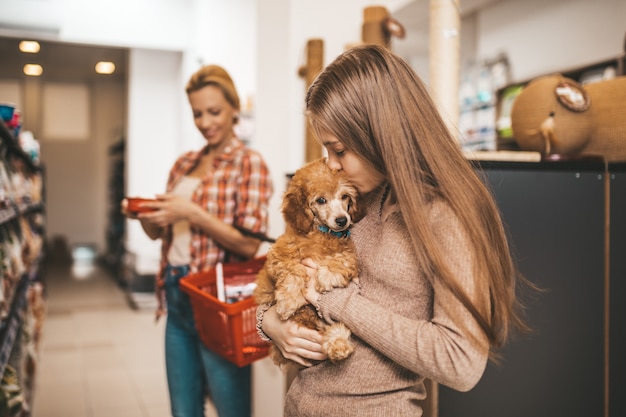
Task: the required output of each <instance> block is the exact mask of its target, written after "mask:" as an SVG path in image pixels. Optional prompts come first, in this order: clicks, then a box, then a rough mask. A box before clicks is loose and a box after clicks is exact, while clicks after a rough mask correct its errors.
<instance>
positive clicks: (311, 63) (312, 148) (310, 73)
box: [298, 39, 324, 162]
mask: <svg viewBox="0 0 626 417" xmlns="http://www.w3.org/2000/svg"><path fill="white" fill-rule="evenodd" d="M323 66H324V41H323V40H322V39H310V40H309V41H308V42H307V45H306V65H304V66H302V67H300V68H299V69H298V75H299V76H300V77H302V78H304V80H305V83H306V89H307V90H308V89H309V87H310V86H311V84H312V83H313V81H314V80H315V77H317V75H318V74H319V73H320V72H321V71H322V67H323ZM322 150H323V149H322V145H320V144H319V142H318V141H317V140H316V139H315V136H314V134H313V131H312V130H311V127H310V126H309V124H308V123H306V132H305V162H312V161H314V160H316V159H318V158H321V157H322V156H323V153H322Z"/></svg>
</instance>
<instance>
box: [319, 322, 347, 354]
mask: <svg viewBox="0 0 626 417" xmlns="http://www.w3.org/2000/svg"><path fill="white" fill-rule="evenodd" d="M324 336H325V340H324V342H323V343H322V349H323V350H324V352H326V354H327V355H328V359H330V360H331V361H333V362H336V361H341V360H343V359H346V358H347V357H348V356H350V355H351V354H352V352H354V344H353V343H352V341H351V340H350V330H348V328H347V327H346V326H345V325H344V324H343V323H335V324H333V325H331V326H329V327H328V328H327V330H326V332H325V334H324Z"/></svg>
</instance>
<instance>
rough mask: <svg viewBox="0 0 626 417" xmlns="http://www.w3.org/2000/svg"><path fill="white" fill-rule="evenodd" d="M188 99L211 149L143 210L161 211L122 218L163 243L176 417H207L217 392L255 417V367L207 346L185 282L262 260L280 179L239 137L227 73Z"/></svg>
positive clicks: (206, 75)
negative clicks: (220, 267) (275, 182)
mask: <svg viewBox="0 0 626 417" xmlns="http://www.w3.org/2000/svg"><path fill="white" fill-rule="evenodd" d="M186 92H187V97H188V99H189V105H190V107H191V111H192V114H193V119H194V122H195V125H196V127H197V128H198V131H199V132H200V133H201V134H202V136H203V137H204V139H205V140H206V144H205V145H204V146H203V147H202V148H201V149H199V150H197V151H192V152H187V153H185V154H183V155H181V156H180V157H179V158H178V159H177V160H176V162H175V163H174V166H173V167H172V168H171V170H170V173H169V178H168V182H167V190H166V193H165V194H162V195H159V196H157V197H158V201H157V202H153V203H144V204H143V205H144V206H146V207H149V208H152V209H156V210H155V211H152V212H148V213H140V214H138V215H134V214H132V213H129V212H128V210H127V204H128V203H127V201H123V202H122V211H123V212H124V213H125V214H126V215H127V216H129V217H132V218H137V219H139V220H140V221H141V225H142V226H143V229H144V230H145V232H146V234H147V235H148V236H149V237H150V238H152V239H161V240H162V243H163V244H162V253H161V269H160V271H159V274H158V276H157V295H158V300H159V309H158V311H157V317H158V316H161V315H164V314H166V313H167V324H166V327H165V362H166V368H167V381H168V387H169V395H170V403H171V409H172V416H174V417H202V416H204V404H205V396H206V393H207V391H208V392H209V393H210V395H211V398H212V400H213V403H214V405H215V408H216V409H217V412H218V415H219V416H220V417H249V416H250V414H251V410H250V402H251V401H250V398H251V394H250V366H249V365H248V366H245V367H242V368H239V367H238V366H236V365H234V364H232V363H230V362H229V361H227V360H226V359H224V358H222V357H220V356H219V355H217V354H216V353H213V352H211V351H209V350H207V349H206V348H205V347H204V345H203V344H202V341H201V340H200V338H199V336H198V333H197V331H196V327H195V322H194V317H193V311H192V308H191V304H190V301H189V297H188V296H187V294H185V293H184V292H182V291H181V290H180V288H179V282H180V279H181V278H183V277H185V276H186V275H187V274H189V273H193V272H198V271H203V270H208V269H210V268H212V267H214V266H215V265H216V264H217V263H218V262H224V261H226V260H229V261H237V260H243V259H247V258H250V257H252V256H253V255H255V254H256V252H257V250H258V248H259V245H260V244H261V240H259V239H257V238H255V237H253V236H252V235H254V234H259V235H263V234H265V233H266V231H267V227H268V205H269V199H270V196H271V194H272V182H271V176H270V173H269V170H268V168H267V166H266V164H265V161H264V160H263V157H262V156H261V155H260V154H259V153H258V152H256V151H254V150H252V149H250V148H248V147H247V146H245V144H244V143H243V142H241V141H240V140H239V138H237V135H236V134H235V130H234V126H235V124H236V123H237V121H238V114H239V96H238V94H237V90H236V89H235V85H234V83H233V80H232V79H231V77H230V75H229V74H228V72H226V70H225V69H224V68H222V67H220V66H218V65H206V66H203V67H202V68H200V69H199V70H198V71H197V72H196V73H194V74H193V75H192V76H191V78H190V79H189V82H188V83H187V87H186ZM242 230H243V231H249V232H250V233H243V232H242Z"/></svg>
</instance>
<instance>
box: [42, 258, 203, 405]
mask: <svg viewBox="0 0 626 417" xmlns="http://www.w3.org/2000/svg"><path fill="white" fill-rule="evenodd" d="M79 275H80V276H82V275H86V276H82V277H81V278H79V277H78V276H77V274H73V273H72V271H71V268H70V267H69V266H47V268H46V272H45V277H46V282H47V289H48V296H47V315H46V321H45V323H44V327H43V336H42V345H41V352H40V359H39V365H38V370H37V375H36V389H35V392H34V404H33V416H34V417H105V416H106V417H111V416H115V417H166V416H169V415H170V412H169V399H168V393H167V383H166V378H165V365H164V359H163V357H164V355H163V333H164V329H165V321H164V320H161V321H159V322H158V323H155V322H154V316H153V313H154V311H153V309H152V308H148V309H142V310H134V309H132V308H131V307H130V303H129V302H128V301H127V297H126V294H125V292H124V291H123V289H122V288H121V287H120V286H119V285H118V284H117V283H116V281H115V280H114V279H113V278H112V277H110V276H109V275H108V274H107V272H106V271H105V270H103V269H101V268H98V267H95V269H94V270H93V271H91V272H89V273H87V274H79ZM211 416H214V411H213V410H212V409H211V407H210V405H209V406H208V410H207V417H211Z"/></svg>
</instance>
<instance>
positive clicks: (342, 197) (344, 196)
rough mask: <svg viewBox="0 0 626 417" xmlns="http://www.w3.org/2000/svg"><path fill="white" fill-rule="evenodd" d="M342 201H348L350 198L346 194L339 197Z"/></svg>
mask: <svg viewBox="0 0 626 417" xmlns="http://www.w3.org/2000/svg"><path fill="white" fill-rule="evenodd" d="M341 199H342V200H350V196H349V195H348V194H344V195H342V196H341Z"/></svg>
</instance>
